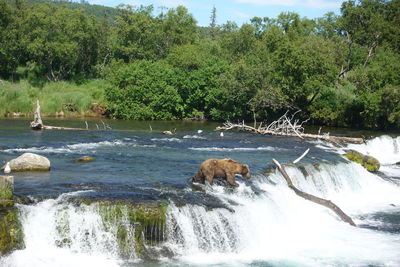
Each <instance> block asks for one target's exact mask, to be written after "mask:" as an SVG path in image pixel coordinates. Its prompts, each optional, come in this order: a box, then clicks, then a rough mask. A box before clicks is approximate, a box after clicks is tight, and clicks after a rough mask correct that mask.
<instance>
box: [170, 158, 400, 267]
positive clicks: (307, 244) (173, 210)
mask: <svg viewBox="0 0 400 267" xmlns="http://www.w3.org/2000/svg"><path fill="white" fill-rule="evenodd" d="M286 169H287V172H288V173H289V175H290V176H291V177H292V179H293V182H294V183H295V184H296V186H297V187H299V188H300V189H302V190H304V191H306V192H308V193H312V194H315V195H317V196H322V197H326V198H328V199H331V200H332V201H333V202H334V203H336V204H337V205H338V206H340V207H341V208H342V209H343V210H344V211H345V212H347V213H348V214H349V215H350V216H351V217H353V218H357V216H358V215H360V214H367V213H369V212H374V211H378V210H387V211H390V210H391V209H392V210H393V209H398V208H396V207H392V206H391V204H392V203H393V204H396V205H400V188H399V187H398V186H396V185H394V184H392V183H390V182H387V181H384V180H383V179H381V178H379V177H378V176H376V175H374V174H371V173H369V172H367V171H366V170H364V169H363V168H362V167H360V166H358V165H357V164H353V163H350V164H345V163H341V164H339V165H336V166H335V165H330V164H320V165H319V166H316V167H315V166H313V165H306V166H305V171H306V172H308V173H309V175H307V176H305V175H304V174H303V172H301V171H300V170H299V169H298V168H295V167H287V168H286ZM252 179H253V180H254V181H253V186H255V187H257V188H259V193H258V194H255V192H254V191H253V190H252V189H251V187H250V186H249V185H246V184H245V183H243V182H242V181H240V180H239V179H238V180H237V182H238V183H239V184H240V186H239V188H235V189H234V191H233V192H229V191H230V190H227V188H226V187H223V186H218V185H213V186H211V187H205V189H206V190H207V193H208V194H211V195H214V196H216V197H218V198H220V199H221V200H223V201H224V202H225V203H227V204H229V207H230V208H232V209H233V210H234V212H229V211H228V210H225V209H213V210H207V209H206V208H204V207H201V206H193V205H186V206H183V207H177V206H174V205H170V206H169V209H168V222H167V226H170V227H171V228H173V230H172V229H170V232H169V233H170V236H169V240H170V241H169V242H170V243H171V245H170V247H171V248H173V249H174V251H175V252H176V253H177V254H178V255H181V260H182V261H184V262H187V263H188V264H224V265H225V264H227V265H239V266H240V265H241V264H244V265H246V264H249V263H252V262H254V261H257V260H258V261H266V262H268V263H273V262H278V263H282V262H291V263H293V264H294V265H296V266H298V265H300V266H301V265H305V266H342V265H345V266H348V265H350V266H353V265H354V266H364V265H371V264H372V265H378V266H381V265H382V266H398V265H400V249H399V248H400V245H399V244H400V243H399V242H400V236H399V235H392V234H388V233H383V232H378V231H373V230H368V229H362V228H357V227H352V226H350V225H348V224H347V223H344V222H342V221H341V220H340V219H339V218H338V217H337V216H336V214H334V213H333V212H331V211H330V210H328V209H326V208H325V207H323V206H320V205H316V204H315V203H312V202H310V201H307V200H304V199H302V198H300V197H299V196H297V195H296V194H295V193H294V192H293V191H292V190H290V189H289V188H288V187H287V185H286V182H285V180H284V179H283V177H282V176H281V175H280V174H279V173H278V172H275V173H273V174H271V175H270V176H269V178H268V179H266V178H265V177H263V176H260V175H259V176H255V177H252ZM268 180H271V181H272V182H273V183H271V182H268ZM233 203H236V204H233ZM393 211H394V212H396V211H395V210H393ZM175 222H176V223H175ZM355 222H356V223H368V221H362V219H360V218H359V219H355ZM375 223H376V222H375ZM377 248H379V249H377Z"/></svg>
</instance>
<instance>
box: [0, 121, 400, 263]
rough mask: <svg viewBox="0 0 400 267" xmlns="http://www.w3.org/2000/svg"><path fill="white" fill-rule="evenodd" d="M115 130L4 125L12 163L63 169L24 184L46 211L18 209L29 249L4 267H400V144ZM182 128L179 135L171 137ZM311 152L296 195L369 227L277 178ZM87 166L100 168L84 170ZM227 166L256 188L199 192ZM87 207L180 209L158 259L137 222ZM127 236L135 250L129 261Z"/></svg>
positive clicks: (299, 171) (4, 146) (173, 212)
mask: <svg viewBox="0 0 400 267" xmlns="http://www.w3.org/2000/svg"><path fill="white" fill-rule="evenodd" d="M107 123H108V124H110V126H111V127H112V128H113V130H108V131H106V130H97V128H101V127H102V123H101V122H99V121H95V120H93V121H89V127H91V128H92V129H93V128H94V129H96V130H90V131H42V132H35V131H31V130H29V129H28V127H27V126H28V121H27V120H2V121H0V140H1V143H0V160H3V161H8V160H10V159H12V158H15V157H17V156H19V155H20V154H22V153H25V152H33V153H38V154H41V155H44V156H46V157H47V158H49V159H50V161H51V164H52V169H51V171H50V172H48V173H34V172H32V173H14V174H13V175H14V177H15V180H14V182H15V194H17V195H21V196H28V197H30V198H31V199H32V200H34V202H35V203H34V204H30V205H18V208H19V210H20V212H21V219H22V225H23V230H24V234H25V239H24V242H25V249H22V250H17V251H14V252H13V253H12V254H10V255H8V256H6V257H3V258H1V259H0V265H1V266H10V267H11V266H21V267H22V266H154V265H156V266H157V265H159V266H193V265H194V266H196V265H198V266H201V265H213V266H400V166H399V165H396V164H395V163H397V162H399V161H400V151H399V150H400V137H396V136H395V135H392V136H385V135H383V136H378V137H375V138H373V139H371V140H370V141H368V142H366V144H362V145H349V146H348V147H341V148H339V147H335V146H332V145H331V144H328V143H324V142H319V141H303V140H298V139H297V138H286V137H272V136H259V135H253V134H248V133H237V132H226V133H224V136H223V137H221V136H220V135H219V133H218V132H214V131H213V129H214V128H215V126H216V124H211V123H210V124H209V123H190V122H176V123H168V122H160V123H156V122H140V123H139V122H119V121H108V122H107ZM48 124H51V125H57V124H58V125H64V126H70V127H82V125H85V124H84V121H82V120H54V121H50V122H48ZM96 124H97V126H96ZM150 125H151V127H150ZM174 128H176V131H177V134H176V135H173V136H165V135H162V134H161V131H163V130H173V129H174ZM150 129H152V130H153V131H150ZM199 129H202V130H203V132H202V133H200V134H199V133H198V132H197V130H199ZM307 148H310V152H309V154H308V155H307V156H306V157H305V158H304V159H302V160H301V161H300V162H299V163H297V164H296V166H288V167H286V170H287V172H288V174H289V176H291V177H292V179H293V182H294V184H295V185H296V186H297V187H298V188H299V189H301V190H303V191H305V192H308V193H310V194H314V195H317V196H319V197H323V198H326V199H330V200H332V201H333V202H334V203H336V204H337V205H338V206H339V207H341V208H342V210H344V211H345V212H346V213H347V214H348V215H349V216H351V217H352V218H353V220H354V221H355V223H356V224H357V226H358V227H352V226H350V225H348V224H346V223H344V222H343V221H341V220H340V219H338V217H337V216H336V215H335V214H334V213H333V212H331V211H330V210H328V209H326V208H325V207H322V206H319V205H316V204H315V203H312V202H310V201H307V200H304V199H302V198H300V197H298V196H297V195H295V194H294V192H293V191H291V190H290V189H289V188H288V187H287V185H286V182H285V181H284V179H283V177H282V176H281V175H280V174H279V172H277V171H276V170H275V169H274V168H273V164H272V161H271V160H272V158H276V159H277V160H278V161H280V162H281V163H288V162H291V161H293V160H294V159H296V158H297V157H298V156H299V155H301V154H302V153H303V152H304V151H305V150H306V149H307ZM346 148H351V149H355V150H358V151H360V152H362V153H364V154H369V155H371V156H374V157H376V158H377V159H378V160H379V161H380V162H381V164H382V166H381V169H380V172H379V173H376V174H372V173H369V172H368V171H366V170H365V169H364V168H362V167H361V166H359V165H357V164H355V163H350V162H348V161H347V160H345V159H344V158H343V156H342V154H343V153H344V149H346ZM85 155H88V156H93V157H94V161H93V162H89V163H77V162H74V161H73V160H74V159H76V158H79V157H81V156H85ZM227 157H229V158H232V159H235V160H237V161H239V162H242V163H246V164H248V165H249V166H250V169H251V173H252V178H251V179H250V180H243V179H241V178H240V177H237V178H236V181H237V182H238V183H239V184H240V186H239V187H238V188H231V187H229V186H227V185H226V184H225V183H224V182H223V181H219V182H216V183H215V184H214V185H212V186H206V185H196V186H192V185H191V183H189V182H188V180H189V179H190V178H191V177H192V176H193V175H194V174H195V173H196V171H197V169H198V166H199V164H200V163H201V162H202V161H203V160H205V159H207V158H227ZM77 198H93V199H107V200H109V201H121V200H124V201H125V200H127V201H134V202H145V203H152V202H164V203H168V208H167V211H166V222H165V229H164V230H163V232H162V233H158V234H157V236H159V240H158V241H159V242H157V244H156V245H155V244H151V243H148V244H147V245H146V246H148V248H149V249H151V251H152V255H151V258H150V259H145V260H143V259H140V258H139V257H138V256H137V255H136V253H135V251H136V250H135V246H137V244H136V243H135V239H134V238H133V237H134V234H135V228H134V227H131V226H129V225H128V224H129V222H128V212H127V211H124V210H122V213H121V216H120V217H119V219H118V220H114V221H106V220H105V219H104V216H102V213H101V212H100V211H101V208H100V207H99V205H98V204H96V202H93V203H89V204H82V205H75V204H74V203H73V201H71V200H72V199H77ZM121 225H123V227H125V228H126V229H127V236H128V238H127V240H130V242H128V245H127V249H126V251H125V253H124V256H121V252H120V251H119V250H120V249H119V244H118V239H117V236H118V231H119V230H118V229H119V227H120V226H121ZM125 228H124V229H125ZM130 237H131V238H130Z"/></svg>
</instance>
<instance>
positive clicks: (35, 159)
mask: <svg viewBox="0 0 400 267" xmlns="http://www.w3.org/2000/svg"><path fill="white" fill-rule="evenodd" d="M10 167H11V171H16V172H22V171H48V170H50V161H49V160H48V159H47V158H46V157H43V156H40V155H37V154H33V153H24V154H22V155H21V156H19V157H18V158H15V159H13V160H11V161H10Z"/></svg>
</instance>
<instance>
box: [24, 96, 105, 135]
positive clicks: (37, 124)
mask: <svg viewBox="0 0 400 267" xmlns="http://www.w3.org/2000/svg"><path fill="white" fill-rule="evenodd" d="M101 123H102V124H103V127H104V130H107V129H109V130H111V127H110V126H109V125H108V124H106V123H104V122H103V121H101ZM85 125H86V129H85V128H71V127H59V126H50V125H44V124H43V121H42V118H41V115H40V103H39V100H36V111H35V113H34V117H33V121H32V122H31V128H32V130H69V131H71V130H72V131H86V130H89V125H88V123H87V121H85ZM96 126H97V130H100V128H99V126H98V125H97V124H96Z"/></svg>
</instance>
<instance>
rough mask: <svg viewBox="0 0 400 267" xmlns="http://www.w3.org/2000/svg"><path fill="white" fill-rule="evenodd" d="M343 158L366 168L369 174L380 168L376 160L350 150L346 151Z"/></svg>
mask: <svg viewBox="0 0 400 267" xmlns="http://www.w3.org/2000/svg"><path fill="white" fill-rule="evenodd" d="M345 157H346V158H347V159H349V160H351V161H354V162H357V163H359V164H361V165H362V166H363V167H364V168H366V169H367V170H368V171H370V172H376V171H378V170H379V168H380V166H381V165H380V163H379V161H378V160H377V159H376V158H374V157H371V156H367V155H364V154H362V153H360V152H358V151H355V150H352V149H350V150H346V154H345Z"/></svg>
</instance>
